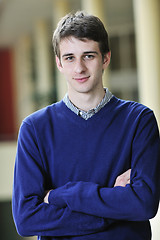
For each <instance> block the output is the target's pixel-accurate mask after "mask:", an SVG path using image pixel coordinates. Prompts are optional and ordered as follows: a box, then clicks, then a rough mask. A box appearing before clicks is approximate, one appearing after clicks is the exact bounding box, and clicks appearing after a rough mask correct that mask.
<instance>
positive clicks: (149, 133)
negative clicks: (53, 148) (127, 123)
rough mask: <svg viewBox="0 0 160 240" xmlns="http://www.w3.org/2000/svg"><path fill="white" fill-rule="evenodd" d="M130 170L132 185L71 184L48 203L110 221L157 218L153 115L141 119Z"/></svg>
mask: <svg viewBox="0 0 160 240" xmlns="http://www.w3.org/2000/svg"><path fill="white" fill-rule="evenodd" d="M131 169H132V171H131V183H130V184H128V185H126V187H120V186H117V187H113V188H107V187H102V186H100V185H98V184H95V183H92V182H69V183H67V184H66V185H65V186H63V187H62V188H61V189H56V190H55V191H51V193H50V195H49V202H50V203H54V204H55V205H57V206H59V207H62V206H68V207H69V208H70V209H71V210H72V211H77V212H81V213H85V214H92V215H95V216H99V217H104V218H108V219H115V220H127V221H146V220H148V219H150V218H152V217H154V216H155V214H156V212H157V209H158V203H159V192H160V177H159V176H160V140H159V133H158V127H157V123H156V120H155V117H154V115H153V113H152V112H151V111H150V112H149V113H147V114H144V116H143V117H141V119H140V121H139V123H138V125H137V128H136V130H135V136H134V139H133V142H132V160H131Z"/></svg>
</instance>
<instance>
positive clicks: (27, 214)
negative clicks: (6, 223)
mask: <svg viewBox="0 0 160 240" xmlns="http://www.w3.org/2000/svg"><path fill="white" fill-rule="evenodd" d="M44 169H45V167H44V165H43V161H42V159H41V154H40V150H39V148H38V145H37V141H36V137H35V133H34V128H33V127H31V126H30V125H29V124H28V123H25V122H24V123H23V124H22V126H21V128H20V132H19V138H18V147H17V155H16V162H15V170H14V184H13V198H12V211H13V218H14V221H15V225H16V228H17V231H18V233H19V234H20V235H22V236H32V235H39V236H67V235H69V236H72V235H73V236H74V235H85V234H89V233H94V232H97V231H101V230H103V229H104V228H106V220H104V219H103V218H99V217H95V216H90V215H87V214H83V213H77V212H73V211H72V210H71V209H70V208H69V207H67V206H66V207H64V208H59V207H57V206H56V205H51V204H46V203H44V201H43V199H44V196H45V190H46V189H45V185H46V183H45V181H46V178H45V176H46V173H45V170H44Z"/></svg>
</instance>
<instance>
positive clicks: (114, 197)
mask: <svg viewBox="0 0 160 240" xmlns="http://www.w3.org/2000/svg"><path fill="white" fill-rule="evenodd" d="M129 168H131V169H132V171H131V183H130V184H127V186H126V187H113V186H114V183H115V180H116V178H117V176H118V175H120V174H122V173H123V172H125V171H126V170H128V169H129ZM49 189H53V190H52V191H51V192H50V195H49V204H47V203H44V202H43V199H44V196H45V191H46V190H49ZM159 190H160V141H159V133H158V128H157V123H156V120H155V117H154V114H153V112H152V111H151V110H150V109H148V108H147V107H145V106H143V105H141V104H138V103H135V102H130V101H123V100H120V99H117V98H116V97H113V98H112V99H111V101H110V102H109V103H108V104H107V105H106V106H105V107H103V108H102V109H101V110H100V111H99V112H98V113H97V114H95V115H94V116H93V117H92V118H90V119H88V120H87V121H86V120H84V119H82V118H81V117H79V116H77V115H76V114H74V113H73V112H72V111H71V110H70V109H69V108H67V107H66V105H65V104H64V102H63V101H61V102H58V103H56V104H53V105H50V106H48V107H46V108H44V109H42V110H39V111H37V112H36V113H33V114H32V115H30V116H29V117H27V118H26V119H25V120H24V121H23V123H22V125H21V128H20V132H19V138H18V147H17V155H16V163H15V173H14V187H13V201H12V208H13V217H14V220H15V224H16V227H17V231H18V233H19V234H20V235H22V236H31V235H37V236H39V237H38V239H39V240H40V239H41V240H47V239H48V240H56V239H63V240H67V239H72V240H90V239H94V240H150V239H151V230H150V224H149V219H150V218H152V217H154V216H155V214H156V212H157V208H158V203H159Z"/></svg>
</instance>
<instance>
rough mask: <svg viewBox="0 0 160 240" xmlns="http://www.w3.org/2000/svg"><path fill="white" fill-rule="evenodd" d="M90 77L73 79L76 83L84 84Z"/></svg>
mask: <svg viewBox="0 0 160 240" xmlns="http://www.w3.org/2000/svg"><path fill="white" fill-rule="evenodd" d="M89 77H90V76H88V77H80V78H79V77H75V78H74V80H76V81H77V82H80V83H83V82H86V81H87V80H88V79H89Z"/></svg>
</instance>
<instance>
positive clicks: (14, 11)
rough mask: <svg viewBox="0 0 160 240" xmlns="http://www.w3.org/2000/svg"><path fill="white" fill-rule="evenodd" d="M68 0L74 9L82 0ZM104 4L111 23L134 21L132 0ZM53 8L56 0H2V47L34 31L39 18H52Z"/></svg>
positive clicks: (0, 15) (0, 31) (0, 39)
mask: <svg viewBox="0 0 160 240" xmlns="http://www.w3.org/2000/svg"><path fill="white" fill-rule="evenodd" d="M59 1H61V0H59ZM68 1H71V6H72V9H74V8H75V9H76V7H77V6H78V7H79V6H80V0H68ZM86 1H87V0H86ZM104 4H105V9H106V15H107V18H108V21H107V22H108V23H109V24H110V25H113V24H118V23H119V22H121V23H123V22H129V21H133V17H132V0H121V1H113V0H104ZM53 9H54V0H0V47H6V46H7V47H8V46H11V45H13V44H14V43H15V42H16V40H17V39H18V38H19V36H20V35H23V34H26V33H28V32H30V31H33V29H34V24H35V22H36V21H37V20H38V19H52V14H53ZM77 10H78V9H77Z"/></svg>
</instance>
